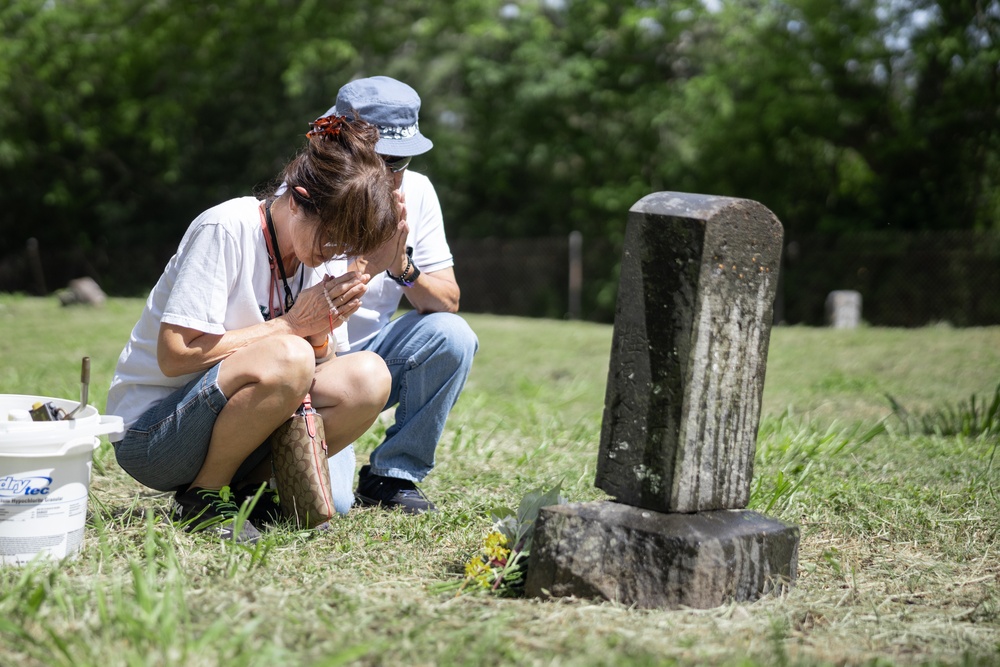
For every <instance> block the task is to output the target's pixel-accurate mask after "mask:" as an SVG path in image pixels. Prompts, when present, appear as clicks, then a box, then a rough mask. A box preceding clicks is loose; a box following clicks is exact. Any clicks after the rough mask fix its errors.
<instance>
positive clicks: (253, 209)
mask: <svg viewBox="0 0 1000 667" xmlns="http://www.w3.org/2000/svg"><path fill="white" fill-rule="evenodd" d="M346 269H347V262H346V261H344V260H333V261H330V262H327V263H325V264H323V265H322V266H319V267H316V268H309V267H307V266H300V267H299V269H298V271H296V272H295V274H294V275H292V276H288V286H289V287H290V288H291V290H292V295H293V296H298V294H299V291H300V289H305V288H307V287H311V286H313V285H315V284H317V283H319V282H320V281H322V279H323V277H324V275H326V274H329V275H331V276H337V275H340V274H342V273H344V272H345V271H346ZM279 282H280V281H279ZM279 287H281V286H280V285H279ZM284 299H285V294H284V288H283V287H281V289H280V290H273V289H272V281H271V269H270V264H269V262H268V255H267V246H266V244H265V242H264V234H263V230H262V229H261V217H260V201H259V200H257V199H256V198H254V197H241V198H239V199H231V200H229V201H227V202H224V203H222V204H219V205H218V206H215V207H213V208H210V209H209V210H207V211H205V212H204V213H202V214H201V215H200V216H198V217H197V218H196V219H195V220H194V222H192V223H191V226H190V227H188V229H187V232H185V234H184V237H183V238H182V239H181V242H180V246H179V247H178V249H177V252H176V254H174V256H173V257H172V258H171V259H170V261H169V262H167V266H166V268H165V269H164V271H163V274H162V275H161V276H160V279H159V280H158V281H157V283H156V285H155V286H154V287H153V290H152V291H151V292H150V293H149V298H148V299H147V300H146V307H145V308H144V309H143V311H142V316H141V317H140V318H139V321H138V323H136V325H135V328H133V329H132V334H131V336H130V337H129V341H128V343H127V344H126V345H125V349H124V350H122V353H121V356H120V357H119V358H118V366H117V368H116V369H115V376H114V379H113V380H112V381H111V389H110V390H109V392H108V403H107V413H108V414H112V415H118V416H119V417H121V418H122V419H123V421H124V423H125V428H126V429H128V428H130V427H131V426H132V424H134V423H135V421H136V420H137V419H138V418H139V417H141V416H142V414H143V413H145V412H146V411H147V410H148V409H149V408H151V407H153V405H155V404H156V403H158V402H159V401H161V400H163V399H164V398H166V397H167V396H169V395H170V394H171V393H173V391H174V390H176V389H177V388H179V387H182V386H184V385H185V384H187V383H188V382H190V381H191V380H193V379H194V378H196V377H199V376H200V375H201V373H193V374H190V375H182V376H179V377H166V376H165V375H163V373H162V372H161V371H160V367H159V364H158V362H157V358H156V341H157V337H158V336H159V331H160V323H161V322H162V323H166V324H175V325H178V326H182V327H187V328H190V329H195V330H197V331H203V332H205V333H207V334H215V335H220V334H223V333H225V332H226V331H232V330H234V329H242V328H245V327H249V326H252V325H255V324H260V323H262V322H264V319H265V316H268V317H269V316H270V313H271V304H272V303H273V304H275V305H276V308H275V310H276V311H278V310H279V309H280V310H283V306H284ZM335 337H336V338H337V341H336V343H337V351H339V352H344V351H346V350H347V349H349V348H348V344H347V331H346V327H344V326H340V327H338V328H337V329H336V330H335Z"/></svg>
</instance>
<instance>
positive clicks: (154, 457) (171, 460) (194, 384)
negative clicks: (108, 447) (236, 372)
mask: <svg viewBox="0 0 1000 667" xmlns="http://www.w3.org/2000/svg"><path fill="white" fill-rule="evenodd" d="M221 363H222V362H219V363H218V364H216V365H215V366H213V367H212V368H210V369H208V371H206V372H205V374H204V375H202V376H201V377H200V378H195V379H194V380H192V381H191V382H189V383H187V384H186V385H184V386H183V387H181V388H180V389H178V390H177V391H175V392H174V393H172V394H171V395H170V396H167V397H166V398H165V399H163V400H162V401H160V402H159V403H157V404H156V405H154V406H153V407H151V408H150V409H149V410H147V411H146V412H145V413H144V414H143V415H142V416H141V417H139V419H138V420H137V421H136V422H135V423H134V424H133V425H132V428H130V429H129V430H128V431H127V432H126V433H125V437H124V438H123V439H122V440H121V441H119V442H117V443H115V458H116V459H117V460H118V465H120V466H121V467H122V469H123V470H124V471H125V472H127V473H128V474H129V475H131V476H132V477H133V478H135V480H136V481H138V482H139V483H141V484H144V485H145V486H148V487H150V488H153V489H157V490H159V491H176V490H177V489H180V488H186V487H187V485H189V484H190V483H191V482H192V481H194V478H195V477H197V476H198V472H199V471H200V470H201V466H202V465H203V464H204V462H205V457H206V456H207V455H208V445H209V442H210V441H211V439H212V429H213V428H214V427H215V420H216V419H217V418H218V416H219V412H221V411H222V408H224V407H226V403H227V402H228V399H227V398H226V396H225V394H223V393H222V389H220V388H219V367H220V365H221ZM269 452H270V447H269V446H268V445H267V444H264V445H261V446H260V447H258V448H257V450H255V451H254V453H253V454H251V455H250V456H249V457H247V459H246V461H244V462H243V464H242V465H241V466H240V469H239V470H237V471H236V474H235V475H233V480H232V482H231V483H238V482H239V481H240V480H241V479H243V477H245V476H246V474H247V473H249V472H250V471H251V470H253V469H254V468H256V467H257V466H258V465H259V464H260V462H261V461H263V460H264V458H265V457H266V456H267V455H268V453H269Z"/></svg>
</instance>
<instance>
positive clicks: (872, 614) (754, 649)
mask: <svg viewBox="0 0 1000 667" xmlns="http://www.w3.org/2000/svg"><path fill="white" fill-rule="evenodd" d="M141 308H142V302H141V301H138V300H111V301H110V302H109V303H108V304H107V306H106V307H104V308H103V309H100V310H96V309H87V308H82V307H74V308H61V307H60V306H59V305H58V303H57V301H56V300H55V299H54V298H53V299H31V298H25V297H19V296H12V295H0V393H27V394H40V395H45V396H57V397H65V398H73V397H76V396H78V394H79V367H80V358H81V357H82V356H84V355H88V356H90V357H91V359H92V390H91V394H90V399H91V401H90V402H91V403H92V404H93V405H95V406H96V407H98V408H99V409H100V410H101V411H102V412H103V409H104V402H105V393H106V387H107V385H108V383H109V381H110V378H111V375H112V372H113V368H114V364H115V362H116V359H117V356H118V353H119V351H120V350H121V347H122V345H123V344H124V342H125V340H126V339H127V337H128V332H129V330H130V328H131V326H132V324H133V323H134V321H135V319H136V318H137V317H138V314H139V312H140V310H141ZM467 319H468V320H469V321H470V323H471V324H472V326H473V328H474V329H475V330H476V332H477V333H478V335H479V337H480V345H481V347H480V352H479V355H478V356H477V359H476V363H475V367H474V370H473V374H472V376H471V378H470V380H469V383H468V385H467V387H466V390H465V393H464V394H463V396H462V398H461V400H460V401H459V404H458V405H457V406H456V408H455V410H454V412H453V414H452V418H451V420H450V421H449V424H448V429H447V432H446V434H445V437H444V438H443V440H442V442H441V444H440V447H439V449H438V467H437V469H436V470H435V471H434V473H433V474H432V475H431V476H429V477H428V479H427V481H426V483H425V484H424V488H425V490H426V491H427V493H428V495H429V496H430V497H431V498H433V499H434V500H435V501H436V502H437V503H438V505H439V507H440V508H441V511H440V512H438V513H436V514H433V515H424V516H420V517H411V516H406V515H402V514H397V513H386V512H381V511H378V510H352V512H351V513H350V514H349V515H347V516H346V517H342V518H340V519H338V520H336V521H334V523H333V530H332V531H330V532H328V533H323V534H310V533H303V532H295V531H292V530H281V531H272V532H270V533H267V534H266V536H265V539H264V540H262V542H261V543H259V544H258V545H257V546H256V547H255V548H245V547H239V546H234V545H230V544H220V543H218V542H214V541H212V540H210V539H207V538H204V537H200V536H197V535H190V534H187V533H183V532H180V531H178V530H176V529H175V528H174V527H173V525H171V524H170V523H169V522H166V521H164V520H163V512H164V511H165V509H166V508H167V506H168V500H167V498H165V497H162V496H160V495H157V494H155V493H153V492H151V491H150V490H148V489H145V488H143V487H140V486H138V485H137V484H136V483H134V482H132V481H131V480H130V478H128V477H127V476H126V475H125V474H124V473H123V472H122V471H121V470H120V469H119V468H118V467H117V464H116V463H115V462H114V456H113V452H111V451H110V448H109V447H108V446H107V445H105V446H103V447H102V448H101V449H100V450H99V451H98V452H97V453H96V454H95V463H94V472H93V477H92V481H91V502H90V510H91V516H90V518H89V520H88V528H87V534H86V542H85V545H84V549H83V551H82V553H81V554H80V556H79V557H78V558H77V559H76V560H74V561H72V562H67V563H40V564H37V565H32V566H27V567H21V568H15V567H7V568H0V665H3V666H4V667H9V666H20V665H178V666H180V665H183V666H185V667H188V666H191V667H196V666H200V665H237V666H238V665H255V666H256V665H278V664H287V665H339V664H362V665H384V664H405V665H452V664H456V665H458V664H462V665H480V664H489V663H494V664H521V665H662V664H667V665H669V664H684V665H701V664H708V665H856V664H866V665H894V664H899V665H908V664H928V665H929V664H948V665H951V664H956V665H959V664H961V665H995V664H1000V499H998V494H1000V457H998V456H997V444H998V441H1000V423H996V422H994V421H990V418H989V416H988V415H984V414H983V411H982V408H981V406H982V404H983V402H985V403H986V404H987V406H988V404H989V401H990V400H991V399H992V397H993V395H994V391H995V390H996V388H997V386H998V383H1000V328H981V329H952V328H948V327H946V326H937V327H928V328H924V329H918V330H899V329H873V328H862V329H858V330H854V331H834V330H829V329H812V328H798V327H782V328H777V329H775V330H774V331H773V332H772V336H771V344H770V355H769V360H768V367H767V379H766V385H765V392H764V399H763V400H764V407H763V419H762V423H761V428H760V436H759V440H758V447H757V457H756V465H755V473H754V483H753V496H752V500H751V508H752V509H756V510H758V511H762V512H765V513H767V514H769V515H771V516H776V517H778V518H781V519H783V520H786V521H791V522H794V523H797V524H798V525H799V526H800V527H801V532H802V537H801V545H800V554H799V578H798V581H797V584H796V586H795V587H794V588H793V589H792V590H791V591H790V592H789V593H788V594H786V595H784V596H782V597H770V598H765V599H762V600H759V601H757V602H754V603H751V604H745V603H744V604H727V605H724V606H722V607H720V608H716V609H710V610H673V611H649V610H637V609H629V608H627V607H625V606H622V605H620V604H616V603H613V602H598V601H590V600H576V599H570V600H560V601H539V600H525V599H498V598H494V597H491V596H489V595H488V594H463V595H461V596H458V597H455V596H454V595H453V594H443V593H440V592H438V590H439V585H440V584H442V583H444V582H453V581H457V580H459V579H460V578H461V573H462V567H463V563H464V562H465V561H466V560H468V558H469V557H470V556H471V555H472V554H473V552H474V551H475V550H476V549H477V547H478V546H479V544H480V543H481V540H482V536H483V534H484V533H485V531H487V530H488V528H489V527H490V520H489V517H488V513H489V511H490V510H491V509H492V508H495V507H497V506H504V505H506V506H511V505H516V503H517V502H518V500H519V499H520V498H521V497H522V496H523V495H524V494H525V493H526V492H528V491H530V490H532V489H534V488H536V487H551V486H554V485H556V484H559V483H561V484H562V490H563V495H564V496H566V497H567V498H568V499H569V500H571V501H583V500H595V499H601V498H603V497H604V496H603V495H602V493H601V492H600V491H598V490H597V489H595V488H594V486H593V481H594V470H595V464H596V456H597V448H598V441H599V433H600V426H601V413H602V408H603V400H604V389H605V380H606V377H607V371H608V368H607V364H608V353H609V349H610V342H611V333H612V329H611V327H610V326H603V325H596V324H587V323H575V322H561V321H545V320H527V319H519V318H509V317H507V318H504V317H491V316H480V315H468V316H467ZM973 395H975V396H976V397H977V401H976V408H977V418H976V419H975V420H972V419H971V418H969V417H970V414H971V412H972V411H971V409H970V405H969V400H970V397H972V396H973ZM889 396H891V397H892V398H893V399H894V400H895V401H896V402H897V404H898V405H900V406H902V407H903V408H905V409H906V410H907V411H908V414H909V416H910V419H909V420H908V421H906V422H904V421H903V420H901V419H900V417H899V415H898V414H895V413H894V412H893V409H892V403H891V402H890V400H889V398H888V397H889ZM963 416H965V417H966V419H965V420H964V422H963V419H962V417H963ZM994 418H995V419H1000V416H996V415H994ZM963 423H964V424H965V427H964V430H965V432H964V433H963V432H962V430H963V426H962V424H963ZM970 424H971V425H972V426H971V427H970V426H969V425H970ZM381 428H384V427H380V426H378V425H376V427H374V430H373V432H371V433H369V434H368V435H366V436H365V437H364V438H363V439H362V440H361V441H360V442H359V443H358V447H357V450H358V458H359V462H361V461H363V460H364V459H365V457H366V455H367V453H368V452H370V451H371V448H372V447H373V446H374V445H375V444H376V443H377V442H378V436H379V430H380V429H381ZM980 430H985V432H984V433H979V434H977V433H976V431H980ZM0 465H2V459H0ZM130 508H131V509H134V510H139V509H142V510H145V511H144V512H139V511H136V512H131V513H130V512H125V511H124V510H127V509H130Z"/></svg>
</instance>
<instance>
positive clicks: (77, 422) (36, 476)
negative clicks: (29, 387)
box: [0, 394, 123, 565]
mask: <svg viewBox="0 0 1000 667" xmlns="http://www.w3.org/2000/svg"><path fill="white" fill-rule="evenodd" d="M39 402H41V403H48V402H51V403H52V404H53V405H54V406H55V407H57V408H62V409H63V410H65V411H66V412H67V413H69V412H72V411H73V410H74V409H75V408H76V407H77V406H78V405H79V401H72V400H66V399H61V398H49V397H47V396H27V395H24V394H0V564H3V565H10V564H15V565H23V564H24V563H27V562H28V561H30V560H32V559H34V558H36V557H38V558H50V559H61V558H66V557H71V558H72V557H74V556H76V554H77V553H78V552H79V551H80V548H81V547H82V545H83V533H84V528H85V524H86V520H87V492H88V491H89V489H90V469H91V465H92V463H93V453H94V450H95V449H97V447H98V445H100V440H99V439H98V437H97V436H100V435H108V434H111V433H120V432H122V431H123V424H122V418H121V417H115V416H103V415H100V414H98V412H97V408H95V407H94V406H92V405H88V406H87V407H85V408H84V409H83V410H81V411H80V412H78V413H77V414H76V415H75V416H74V419H71V420H61V421H54V422H34V421H8V418H9V415H10V412H11V411H12V410H15V411H23V410H30V409H31V407H32V406H33V405H34V404H35V403H39Z"/></svg>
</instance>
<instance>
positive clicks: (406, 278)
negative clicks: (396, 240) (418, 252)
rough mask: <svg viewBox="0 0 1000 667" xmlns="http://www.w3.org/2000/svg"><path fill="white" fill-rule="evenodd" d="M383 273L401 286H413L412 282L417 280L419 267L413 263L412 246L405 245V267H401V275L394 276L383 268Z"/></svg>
mask: <svg viewBox="0 0 1000 667" xmlns="http://www.w3.org/2000/svg"><path fill="white" fill-rule="evenodd" d="M385 275H387V276H389V277H390V278H392V279H393V280H395V281H396V282H397V283H398V284H400V285H402V286H403V287H413V283H415V282H416V281H417V277H418V276H419V275H420V269H418V268H417V265H416V264H414V263H413V246H406V268H405V269H403V273H402V275H399V276H394V275H392V272H391V271H389V269H386V270H385Z"/></svg>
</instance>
